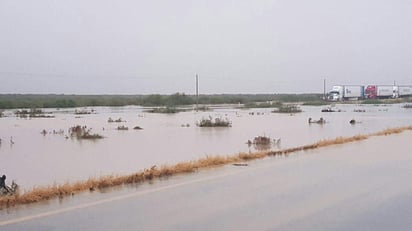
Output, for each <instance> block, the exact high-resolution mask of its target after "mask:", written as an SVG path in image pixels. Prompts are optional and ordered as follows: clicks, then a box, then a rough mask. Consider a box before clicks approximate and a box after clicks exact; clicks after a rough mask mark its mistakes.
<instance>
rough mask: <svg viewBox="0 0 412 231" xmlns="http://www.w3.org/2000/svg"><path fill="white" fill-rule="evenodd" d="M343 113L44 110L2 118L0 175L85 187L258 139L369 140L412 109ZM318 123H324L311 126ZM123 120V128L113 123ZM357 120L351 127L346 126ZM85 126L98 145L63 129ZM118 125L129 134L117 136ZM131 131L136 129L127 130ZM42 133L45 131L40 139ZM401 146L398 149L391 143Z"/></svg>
mask: <svg viewBox="0 0 412 231" xmlns="http://www.w3.org/2000/svg"><path fill="white" fill-rule="evenodd" d="M336 107H337V108H338V109H340V110H341V112H321V109H322V108H323V107H309V106H307V107H301V108H302V109H303V112H302V113H297V114H277V113H271V112H270V111H271V109H249V110H243V109H236V108H233V107H221V108H215V109H214V110H212V111H207V112H195V111H190V112H181V113H177V114H154V113H147V112H145V111H144V110H145V109H144V108H141V107H132V106H130V107H95V108H87V109H77V110H88V111H92V110H93V113H92V114H82V115H78V114H75V110H76V109H75V108H73V109H61V110H57V109H55V110H52V109H45V110H44V111H46V112H50V113H52V114H51V115H53V116H54V118H32V119H24V118H18V117H16V116H15V115H14V114H13V112H12V111H6V112H5V113H4V114H5V115H6V117H3V118H0V138H1V140H2V142H1V145H0V158H1V160H2V161H1V162H0V169H1V171H2V172H1V174H6V175H7V177H8V178H7V183H11V180H15V181H16V182H17V183H18V184H19V185H20V186H21V187H22V188H23V189H31V188H32V187H33V186H46V185H52V184H54V183H57V184H61V183H65V182H68V181H70V182H74V181H78V180H86V179H88V178H89V177H99V176H103V175H109V174H115V175H116V174H129V173H134V172H137V171H140V170H142V169H144V168H150V167H151V166H153V165H158V166H161V165H162V164H175V163H178V162H181V161H187V160H194V159H198V158H200V157H205V156H206V155H233V154H237V153H239V152H250V151H252V152H253V151H256V149H255V147H254V146H253V145H252V146H248V145H247V141H248V140H253V138H254V137H256V136H269V137H271V138H273V139H277V140H279V139H280V142H278V143H276V145H271V146H270V148H271V149H272V150H278V149H283V148H289V147H295V146H300V145H305V144H310V143H313V142H316V141H319V140H321V139H331V138H335V137H338V136H353V135H357V134H368V133H372V132H376V131H380V130H383V129H386V128H392V127H398V126H406V125H412V116H411V114H412V110H411V109H405V108H402V105H401V104H394V105H379V106H375V105H367V106H366V105H337V106H336ZM209 116H212V117H221V118H227V119H229V120H230V121H231V122H232V126H231V127H228V128H201V127H197V126H196V123H197V122H198V121H199V120H201V119H202V118H208V117H209ZM320 117H323V118H324V119H325V120H326V123H325V124H309V123H308V118H312V119H315V120H317V119H319V118H320ZM109 118H112V119H113V120H117V119H121V120H122V121H123V122H111V123H109V122H108V120H109ZM351 119H355V120H356V121H357V123H356V124H354V125H351V124H350V123H349V121H350V120H351ZM75 125H80V126H87V128H88V129H92V130H91V133H97V134H100V135H102V136H104V138H103V139H97V140H86V139H83V140H78V139H76V138H72V137H70V135H69V133H68V130H69V128H70V127H73V126H75ZM118 126H124V127H128V130H118V129H117V128H118ZM135 126H139V127H141V128H143V129H142V130H135V129H133V128H134V127H135ZM43 131H45V132H43ZM393 145H395V146H396V145H402V144H396V143H395V144H393Z"/></svg>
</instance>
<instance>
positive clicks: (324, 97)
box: [323, 79, 326, 100]
mask: <svg viewBox="0 0 412 231" xmlns="http://www.w3.org/2000/svg"><path fill="white" fill-rule="evenodd" d="M323 100H326V79H323Z"/></svg>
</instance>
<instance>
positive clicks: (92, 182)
mask: <svg viewBox="0 0 412 231" xmlns="http://www.w3.org/2000/svg"><path fill="white" fill-rule="evenodd" d="M406 130H412V126H407V127H398V128H390V129H385V130H383V131H380V132H375V133H372V134H368V135H356V136H351V137H337V138H335V139H327V140H321V141H318V142H316V143H313V144H308V145H304V146H299V147H293V148H287V149H283V150H278V151H268V152H253V153H239V154H237V155H233V156H206V157H203V158H200V159H198V160H192V161H186V162H180V163H178V164H175V165H162V166H160V167H157V166H152V167H151V168H149V169H144V170H143V171H140V172H137V173H133V174H130V175H125V176H116V175H110V176H103V177H100V178H90V179H88V180H86V181H80V182H74V183H70V182H67V183H65V184H60V185H57V184H55V185H52V186H46V187H35V188H33V189H32V190H30V191H27V192H24V193H22V194H21V193H17V194H16V195H13V196H2V197H0V208H3V207H8V206H13V205H17V204H28V203H34V202H38V201H44V200H48V199H53V198H58V197H63V196H68V195H74V194H76V193H79V192H84V191H88V190H89V191H94V190H100V189H104V188H108V187H113V186H119V185H124V184H133V183H141V182H145V181H147V180H152V179H156V178H161V177H166V176H172V175H176V174H182V173H190V172H195V171H197V170H198V169H205V168H210V167H217V166H222V165H226V164H233V163H237V162H242V161H248V160H254V159H260V158H264V157H267V156H273V155H287V154H289V153H293V152H299V151H305V150H311V149H317V148H322V147H327V146H332V145H340V144H345V143H350V142H356V141H361V140H366V139H368V138H369V137H372V136H386V135H391V134H397V133H401V132H403V131H406Z"/></svg>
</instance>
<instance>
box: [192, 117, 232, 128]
mask: <svg viewBox="0 0 412 231" xmlns="http://www.w3.org/2000/svg"><path fill="white" fill-rule="evenodd" d="M196 125H197V126H199V127H231V126H232V122H230V121H229V120H228V119H222V118H220V117H218V118H215V119H213V118H212V117H211V116H209V118H207V119H206V118H203V119H202V120H200V121H199V122H198V123H197V124H196Z"/></svg>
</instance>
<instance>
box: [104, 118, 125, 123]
mask: <svg viewBox="0 0 412 231" xmlns="http://www.w3.org/2000/svg"><path fill="white" fill-rule="evenodd" d="M107 122H108V123H121V122H126V120H122V118H119V119H117V120H113V119H112V117H109V119H108V120H107Z"/></svg>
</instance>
